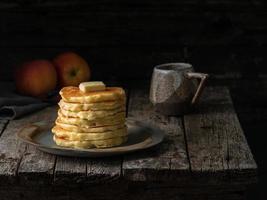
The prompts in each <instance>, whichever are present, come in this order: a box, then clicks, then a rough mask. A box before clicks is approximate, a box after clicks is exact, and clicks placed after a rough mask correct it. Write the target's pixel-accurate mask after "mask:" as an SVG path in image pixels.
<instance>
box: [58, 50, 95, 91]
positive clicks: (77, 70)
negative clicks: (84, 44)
mask: <svg viewBox="0 0 267 200" xmlns="http://www.w3.org/2000/svg"><path fill="white" fill-rule="evenodd" d="M53 63H54V65H55V67H56V70H57V75H58V81H59V86H60V87H64V86H78V85H79V84H80V83H81V82H85V81H88V80H89V79H90V75H91V72H90V68H89V66H88V64H87V62H86V60H85V59H83V58H82V57H81V56H79V55H78V54H76V53H73V52H66V53H62V54H60V55H58V56H57V57H56V58H55V59H54V60H53Z"/></svg>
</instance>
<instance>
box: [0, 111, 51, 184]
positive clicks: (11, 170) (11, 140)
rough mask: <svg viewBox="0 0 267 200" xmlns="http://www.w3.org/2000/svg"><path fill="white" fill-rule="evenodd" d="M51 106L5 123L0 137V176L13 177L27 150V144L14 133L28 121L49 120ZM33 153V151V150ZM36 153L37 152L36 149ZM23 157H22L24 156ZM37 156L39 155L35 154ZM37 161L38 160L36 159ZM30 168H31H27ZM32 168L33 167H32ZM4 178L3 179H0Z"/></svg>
mask: <svg viewBox="0 0 267 200" xmlns="http://www.w3.org/2000/svg"><path fill="white" fill-rule="evenodd" d="M50 110H51V108H47V109H44V110H42V111H39V112H37V113H33V114H31V115H29V116H27V117H24V118H21V119H19V120H13V121H10V123H9V124H8V125H7V127H6V129H5V130H4V132H3V133H2V135H1V137H0V154H1V158H0V163H1V167H0V176H1V177H6V178H7V177H10V178H11V179H12V177H15V176H16V175H17V172H18V168H19V164H20V162H21V160H22V158H23V155H24V154H25V153H26V151H27V145H26V144H25V143H22V142H21V141H19V139H18V138H17V137H16V133H17V132H18V131H19V130H20V129H21V128H22V127H24V126H26V125H27V124H29V123H32V122H37V121H41V120H51V116H50V115H48V113H50V112H51V111H50ZM33 153H35V151H33ZM36 153H38V152H37V151H36ZM27 156H31V153H30V152H28V155H26V157H27ZM26 157H24V158H26ZM35 157H36V158H39V156H35ZM28 162H30V163H31V164H33V161H32V160H28ZM28 162H27V161H26V160H25V162H23V164H24V165H27V163H28ZM36 162H39V160H36ZM36 167H37V168H36V170H37V169H38V165H36ZM28 170H31V169H28ZM33 170H34V169H33ZM1 180H4V179H1Z"/></svg>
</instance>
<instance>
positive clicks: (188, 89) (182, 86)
mask: <svg viewBox="0 0 267 200" xmlns="http://www.w3.org/2000/svg"><path fill="white" fill-rule="evenodd" d="M207 78H208V75H207V74H203V73H197V72H194V69H193V66H192V65H191V64H188V63H166V64H162V65H158V66H156V67H155V68H154V70H153V74H152V80H151V86H150V96H149V98H150V101H151V102H152V104H153V105H154V106H155V109H156V111H158V112H160V113H162V114H164V115H182V114H185V113H188V112H189V111H191V110H192V107H193V105H194V104H195V103H196V102H197V101H198V99H199V97H200V95H201V93H202V90H203V88H204V86H205V81H206V79H207ZM196 79H199V80H200V81H199V83H198V81H197V80H196Z"/></svg>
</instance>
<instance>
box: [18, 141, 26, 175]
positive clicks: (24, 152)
mask: <svg viewBox="0 0 267 200" xmlns="http://www.w3.org/2000/svg"><path fill="white" fill-rule="evenodd" d="M27 149H28V144H26V145H25V148H24V150H23V153H22V155H21V157H20V158H19V161H18V164H17V167H16V172H15V176H16V177H18V172H19V167H20V163H21V161H22V159H23V157H24V156H25V154H26V152H27Z"/></svg>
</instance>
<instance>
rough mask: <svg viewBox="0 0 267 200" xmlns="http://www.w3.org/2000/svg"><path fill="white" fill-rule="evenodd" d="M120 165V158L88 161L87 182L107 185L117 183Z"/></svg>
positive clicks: (119, 176)
mask: <svg viewBox="0 0 267 200" xmlns="http://www.w3.org/2000/svg"><path fill="white" fill-rule="evenodd" d="M121 165H122V157H121V156H117V157H111V158H95V159H90V160H89V161H88V163H87V177H88V182H89V183H91V184H109V183H111V182H116V181H118V180H119V179H120V178H121ZM111 184H112V183H111Z"/></svg>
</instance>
